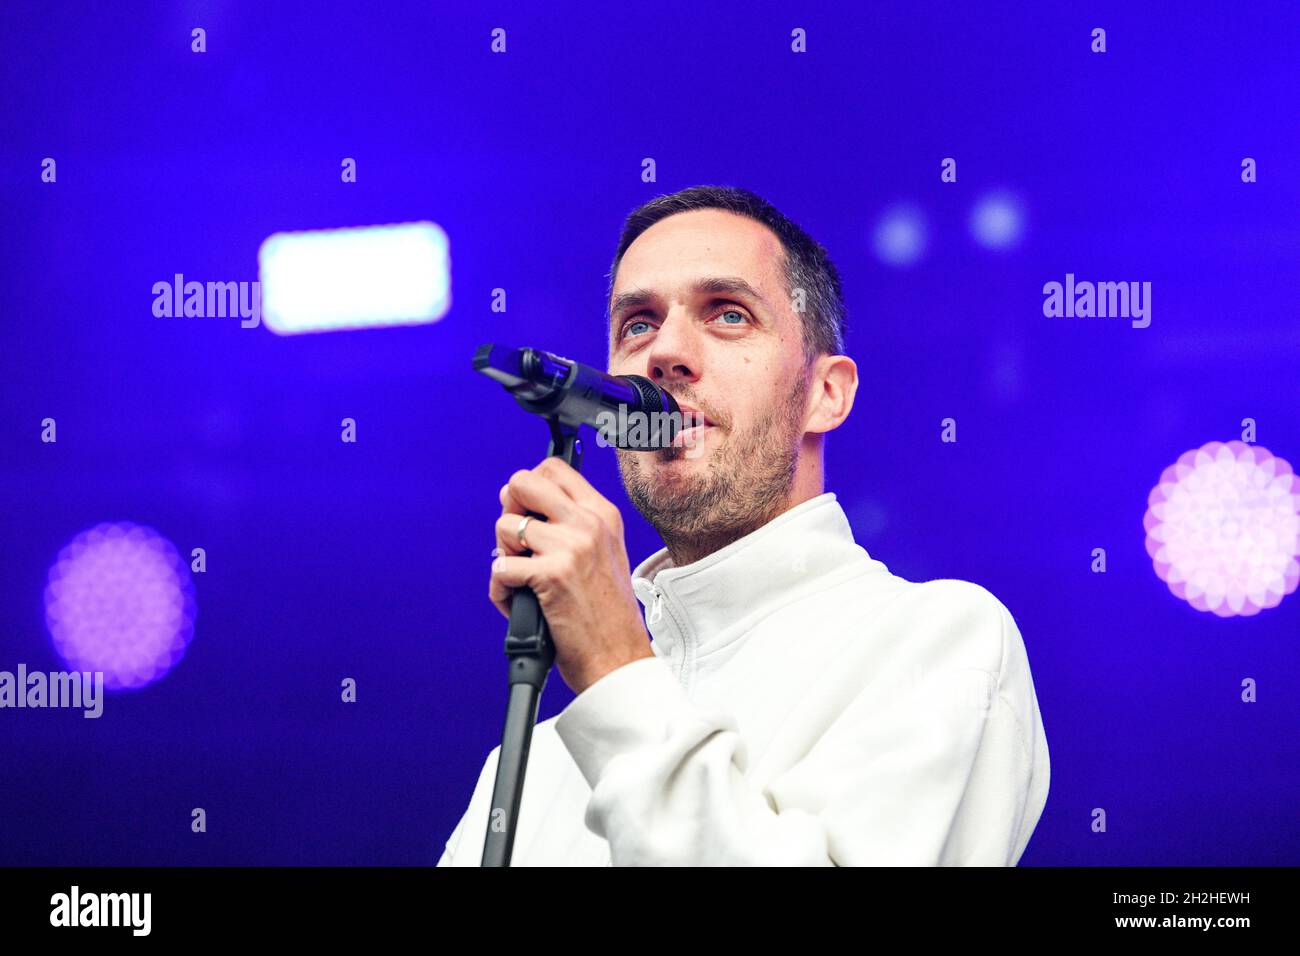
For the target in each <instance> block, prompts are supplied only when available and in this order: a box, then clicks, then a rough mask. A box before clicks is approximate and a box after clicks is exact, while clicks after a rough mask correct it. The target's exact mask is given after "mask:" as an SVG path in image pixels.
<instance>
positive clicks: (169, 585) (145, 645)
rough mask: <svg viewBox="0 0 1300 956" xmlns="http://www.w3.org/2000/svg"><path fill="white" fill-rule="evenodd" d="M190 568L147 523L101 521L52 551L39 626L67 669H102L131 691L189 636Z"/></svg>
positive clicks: (164, 668) (171, 660) (158, 671)
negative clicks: (55, 555) (46, 629)
mask: <svg viewBox="0 0 1300 956" xmlns="http://www.w3.org/2000/svg"><path fill="white" fill-rule="evenodd" d="M194 616H195V605H194V588H193V584H192V583H191V580H190V571H189V568H188V567H187V566H186V564H185V562H184V561H183V560H181V557H180V555H179V554H177V552H176V549H175V548H174V547H173V546H172V544H171V542H170V541H168V540H167V539H166V538H164V537H163V536H162V535H160V534H158V532H156V531H154V530H153V529H152V528H147V527H144V526H142V525H137V524H132V523H130V522H106V523H103V524H99V525H96V526H95V527H93V528H91V529H89V530H88V531H83V532H82V533H81V534H79V535H77V536H76V537H75V538H73V539H72V541H71V542H69V543H68V545H67V546H66V547H65V548H63V550H61V551H60V552H59V556H58V558H57V559H56V560H55V562H54V564H53V566H51V568H50V574H49V580H48V582H47V584H46V586H45V623H46V625H47V626H48V627H49V629H50V636H51V637H52V638H53V640H54V647H55V649H56V650H57V651H58V652H59V655H60V656H61V657H62V658H63V659H64V661H66V662H67V664H68V666H69V668H70V669H72V670H77V671H92V672H93V671H103V672H104V686H105V687H107V688H109V689H112V690H134V689H137V688H140V687H144V686H145V685H147V684H151V683H153V682H154V681H156V680H158V679H159V678H160V677H162V676H164V675H165V674H166V673H167V672H168V671H170V670H171V669H172V668H173V667H174V666H176V664H177V662H178V661H180V659H181V657H183V656H184V654H185V648H186V647H187V646H188V645H189V642H190V639H191V637H192V636H193V633H194Z"/></svg>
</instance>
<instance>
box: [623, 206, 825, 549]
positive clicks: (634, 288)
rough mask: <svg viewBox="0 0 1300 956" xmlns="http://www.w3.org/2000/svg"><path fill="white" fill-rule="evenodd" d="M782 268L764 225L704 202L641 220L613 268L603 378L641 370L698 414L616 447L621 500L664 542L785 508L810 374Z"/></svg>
mask: <svg viewBox="0 0 1300 956" xmlns="http://www.w3.org/2000/svg"><path fill="white" fill-rule="evenodd" d="M783 263H784V250H783V249H782V247H781V243H780V241H779V240H778V239H777V238H776V236H775V235H774V234H773V233H772V232H770V231H769V230H768V229H767V228H766V227H765V226H763V225H761V224H760V223H757V222H754V221H753V220H751V219H748V218H746V217H744V216H739V215H736V214H734V213H729V212H725V211H722V210H716V209H704V210H694V211H692V212H685V213H677V214H676V215H673V216H669V217H668V218H667V219H664V220H661V221H660V222H658V223H656V224H655V225H653V226H651V227H650V228H649V229H647V230H646V231H645V232H644V233H642V234H641V235H640V236H638V237H637V239H636V241H635V242H633V243H632V245H631V246H629V247H628V249H627V252H626V253H625V254H624V256H623V260H622V262H621V263H620V264H619V268H618V273H617V275H616V276H615V282H614V289H613V296H612V298H611V301H610V312H611V348H610V359H609V371H610V373H611V374H614V375H644V376H646V377H647V378H649V379H651V380H652V381H653V382H655V383H656V384H657V385H659V386H661V387H662V388H664V389H665V390H667V391H668V392H669V393H670V394H671V395H672V396H673V398H675V399H676V400H677V402H678V404H679V405H680V406H681V407H682V410H683V412H686V411H688V410H692V411H695V412H698V413H699V414H701V415H703V416H704V418H705V419H706V421H707V422H708V424H706V425H704V426H701V427H698V428H697V429H693V430H692V431H690V432H687V433H684V434H683V435H680V436H679V438H678V441H679V443H680V444H681V446H682V447H677V448H672V449H666V450H663V451H658V452H630V451H619V452H618V461H619V469H620V472H621V473H622V476H623V484H624V486H625V487H626V489H627V491H628V496H629V497H630V498H631V499H632V501H633V503H634V504H635V505H636V506H637V508H638V510H640V511H641V513H642V514H643V515H645V517H646V519H647V520H648V521H650V523H651V524H653V525H654V526H655V527H656V528H657V529H658V530H659V532H660V534H662V535H664V537H665V539H666V540H667V539H668V538H669V537H672V536H676V537H678V538H681V537H684V536H705V537H709V536H714V537H723V538H734V537H736V536H737V534H744V533H748V532H749V531H751V530H754V529H755V528H757V527H760V526H761V525H762V524H764V523H766V522H767V521H768V520H769V519H770V518H771V517H772V516H773V515H774V514H775V513H779V512H780V511H782V510H784V501H785V499H786V497H787V495H788V494H789V491H790V486H791V482H792V480H793V476H794V471H795V466H796V464H797V461H798V455H799V450H800V443H801V440H802V438H803V425H804V417H805V413H806V409H805V399H806V395H807V378H806V374H805V372H806V369H805V364H804V355H803V344H802V336H801V333H802V319H801V317H800V316H799V315H798V313H796V312H794V310H793V309H792V303H791V301H790V296H789V292H788V291H787V289H786V283H785V277H784V269H783ZM729 532H730V533H729ZM669 543H670V545H671V543H672V542H671V541H670V542H669Z"/></svg>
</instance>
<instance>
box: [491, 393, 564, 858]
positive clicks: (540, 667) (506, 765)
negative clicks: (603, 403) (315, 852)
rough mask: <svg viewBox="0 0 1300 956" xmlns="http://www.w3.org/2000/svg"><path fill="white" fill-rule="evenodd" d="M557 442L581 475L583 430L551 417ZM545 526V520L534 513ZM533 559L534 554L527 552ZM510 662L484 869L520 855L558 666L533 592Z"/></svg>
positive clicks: (520, 595) (519, 600) (517, 607)
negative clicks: (544, 701)
mask: <svg viewBox="0 0 1300 956" xmlns="http://www.w3.org/2000/svg"><path fill="white" fill-rule="evenodd" d="M546 423H547V425H549V426H550V430H551V443H550V447H549V448H547V451H546V454H547V457H552V456H555V457H558V458H563V459H564V461H565V462H566V463H567V464H569V465H571V466H572V467H573V468H574V469H575V470H576V469H578V468H579V467H580V466H581V465H582V440H581V439H580V438H578V426H576V425H568V424H565V423H564V422H562V421H560V419H559V418H558V417H556V416H548V417H547V419H546ZM529 514H530V515H532V516H533V517H534V518H537V519H538V520H541V521H545V520H546V518H545V516H543V515H539V514H536V513H534V512H531V511H530V512H529ZM526 553H527V554H532V552H531V551H528V552H526ZM505 650H506V657H507V658H508V659H509V662H510V663H509V675H510V697H509V700H508V701H507V703H506V722H505V727H504V728H503V730H502V732H501V753H500V756H499V759H498V761H497V776H496V783H495V785H494V787H493V790H492V803H491V805H490V807H489V810H488V825H487V836H486V838H485V839H484V841H483V862H482V865H483V866H509V865H510V856H511V854H512V853H513V852H514V845H515V828H516V825H517V824H518V822H519V805H520V803H521V801H522V799H523V793H524V773H525V772H526V771H527V769H528V748H529V745H530V744H531V743H532V739H533V725H534V724H535V723H536V722H537V705H538V703H539V701H540V700H541V696H542V690H543V688H545V686H546V678H547V676H548V675H549V674H550V672H551V665H552V664H553V663H554V662H555V644H554V642H553V641H552V640H551V630H550V627H548V626H547V623H546V616H545V615H544V614H543V613H542V607H541V604H539V603H538V601H537V595H536V594H534V593H533V589H532V588H528V587H523V588H516V589H515V592H514V594H513V595H512V596H511V598H510V624H509V625H508V626H507V628H506V647H505Z"/></svg>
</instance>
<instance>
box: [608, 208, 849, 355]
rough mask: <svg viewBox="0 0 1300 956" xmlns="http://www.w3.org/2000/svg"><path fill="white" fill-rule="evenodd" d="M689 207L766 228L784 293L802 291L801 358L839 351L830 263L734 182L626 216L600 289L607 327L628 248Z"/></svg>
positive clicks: (835, 280) (837, 293)
mask: <svg viewBox="0 0 1300 956" xmlns="http://www.w3.org/2000/svg"><path fill="white" fill-rule="evenodd" d="M693 209H723V210H726V211H727V212H734V213H738V214H740V215H742V216H747V217H748V218H750V219H753V220H754V221H755V222H760V223H762V224H763V225H765V226H767V227H768V228H769V229H771V230H772V232H773V233H775V234H776V237H777V239H779V240H780V241H781V246H782V248H783V249H784V250H785V262H784V267H785V282H786V293H787V294H788V295H789V296H790V297H791V298H792V299H793V297H794V290H795V289H802V290H803V291H804V306H805V308H804V311H803V350H804V357H805V358H806V359H808V360H811V359H813V358H815V357H816V356H818V355H820V354H822V353H826V354H829V355H839V354H841V353H842V352H843V351H844V327H845V318H846V313H845V308H844V293H843V290H842V289H841V287H840V274H839V271H838V270H837V269H836V268H835V263H833V262H831V259H830V256H829V255H828V254H827V253H826V250H825V249H824V248H823V247H822V246H821V245H820V244H819V243H818V242H817V241H816V240H815V239H813V238H812V237H811V236H809V235H808V234H807V233H806V232H804V231H803V229H801V228H800V227H799V226H798V225H796V224H795V223H793V222H791V221H790V220H789V219H788V218H786V217H785V216H784V215H783V214H782V213H781V212H780V211H779V210H778V209H777V208H776V207H775V206H773V205H772V204H771V203H769V202H768V201H767V200H765V199H763V198H762V197H761V196H757V195H755V194H754V193H752V192H749V191H748V190H746V189H738V188H736V187H734V186H691V187H690V188H688V189H682V190H679V191H678V192H675V193H672V194H671V195H666V196H658V197H656V198H655V199H652V200H650V202H648V203H646V204H645V205H643V206H640V207H638V208H637V209H634V210H633V211H632V212H631V213H630V214H629V215H628V217H627V219H626V220H625V221H624V223H623V232H622V235H620V236H619V239H618V251H617V252H616V253H615V255H614V264H613V265H612V266H610V269H609V277H608V278H609V285H608V286H607V287H606V290H605V320H606V321H605V325H606V328H607V329H608V327H609V324H610V321H611V320H612V318H613V317H612V316H611V315H609V300H610V297H611V296H612V295H613V294H614V276H615V275H616V274H617V273H618V266H619V263H620V262H622V261H623V254H624V253H625V252H627V249H628V246H630V245H632V243H633V242H634V241H635V240H636V238H637V237H638V236H639V235H641V233H643V232H645V231H646V230H647V229H649V228H650V227H651V226H653V225H654V224H655V223H657V222H659V221H660V220H663V219H667V218H668V217H669V216H672V215H674V214H676V213H679V212H689V211H691V210H693Z"/></svg>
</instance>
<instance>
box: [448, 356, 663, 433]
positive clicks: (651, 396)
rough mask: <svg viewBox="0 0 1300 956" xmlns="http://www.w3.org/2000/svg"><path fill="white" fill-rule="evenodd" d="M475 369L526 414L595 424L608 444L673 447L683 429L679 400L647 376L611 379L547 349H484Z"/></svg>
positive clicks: (627, 376)
mask: <svg viewBox="0 0 1300 956" xmlns="http://www.w3.org/2000/svg"><path fill="white" fill-rule="evenodd" d="M474 369H475V371H478V372H482V373H483V374H484V375H486V376H488V378H491V379H493V380H494V381H497V382H500V383H501V384H502V385H504V386H505V388H506V391H508V392H510V393H511V394H512V395H514V397H515V400H516V401H518V402H519V404H520V405H522V406H523V407H524V409H525V410H527V411H530V412H532V413H533V414H535V415H544V416H546V417H548V418H554V419H558V420H559V421H560V422H562V423H564V424H566V425H573V426H576V425H593V426H595V427H596V428H597V430H598V432H599V435H600V438H601V439H603V441H602V444H608V445H613V446H614V447H615V448H623V449H628V450H631V451H654V450H656V449H660V448H668V447H669V446H671V445H672V443H673V439H674V438H675V437H676V436H677V434H678V432H679V431H680V430H681V425H682V413H681V409H679V408H678V407H677V401H676V400H675V399H674V398H673V397H672V396H671V395H669V394H668V393H667V392H666V391H664V390H663V389H662V388H660V387H659V386H658V385H656V384H655V383H654V382H652V381H650V379H648V378H645V377H644V376H641V375H606V374H605V373H604V372H600V371H597V370H596V369H594V368H591V367H590V366H588V365H581V364H579V363H578V362H573V361H570V360H569V359H566V358H561V357H560V356H558V355H553V354H551V353H550V352H544V351H542V350H541V349H529V348H521V349H512V348H507V347H505V346H501V345H492V344H487V345H480V346H479V347H478V349H477V350H476V351H475V352H474Z"/></svg>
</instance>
